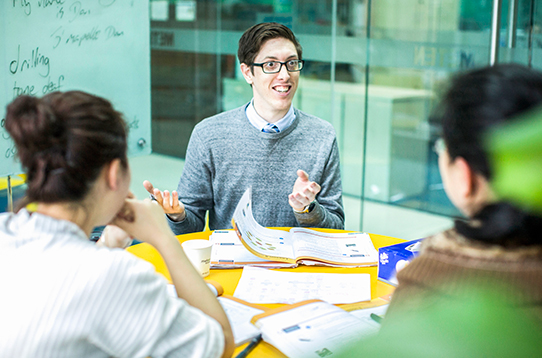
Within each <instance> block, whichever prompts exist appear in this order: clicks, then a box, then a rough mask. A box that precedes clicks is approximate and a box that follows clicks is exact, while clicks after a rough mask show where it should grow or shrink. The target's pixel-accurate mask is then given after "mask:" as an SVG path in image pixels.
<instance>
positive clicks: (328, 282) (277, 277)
mask: <svg viewBox="0 0 542 358" xmlns="http://www.w3.org/2000/svg"><path fill="white" fill-rule="evenodd" d="M234 297H237V298H239V299H242V300H245V301H248V302H251V303H287V304H292V303H296V302H300V301H304V300H310V299H320V300H323V301H326V302H329V303H331V304H338V303H354V302H360V301H370V300H371V279H370V275H369V274H333V273H306V272H278V271H271V270H266V269H262V268H258V267H250V266H247V267H245V268H244V269H243V274H242V275H241V279H240V280H239V283H238V284H237V288H236V290H235V293H234Z"/></svg>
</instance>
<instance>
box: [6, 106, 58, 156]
mask: <svg viewBox="0 0 542 358" xmlns="http://www.w3.org/2000/svg"><path fill="white" fill-rule="evenodd" d="M6 130H7V131H8V133H9V134H10V136H11V138H12V139H13V141H14V142H15V143H16V145H17V147H19V148H25V149H27V152H29V154H31V155H32V154H36V153H38V152H40V151H44V150H48V149H51V147H53V146H55V144H57V143H59V142H61V141H62V137H63V132H64V126H63V125H62V123H61V120H60V119H59V118H57V115H56V114H55V113H54V112H53V110H52V108H51V106H50V105H49V104H48V103H46V102H44V101H43V100H41V99H38V98H36V97H32V96H27V95H23V96H19V97H17V98H16V99H15V100H14V101H13V102H12V103H11V104H10V105H9V106H8V107H7V114H6ZM21 161H22V162H23V165H24V158H21Z"/></svg>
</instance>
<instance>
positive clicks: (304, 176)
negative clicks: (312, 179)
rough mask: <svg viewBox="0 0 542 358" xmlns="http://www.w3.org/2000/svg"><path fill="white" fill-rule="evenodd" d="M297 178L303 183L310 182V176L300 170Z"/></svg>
mask: <svg viewBox="0 0 542 358" xmlns="http://www.w3.org/2000/svg"><path fill="white" fill-rule="evenodd" d="M297 176H298V177H299V179H301V181H303V182H308V181H309V174H307V173H306V172H305V171H304V170H301V169H299V170H298V171H297Z"/></svg>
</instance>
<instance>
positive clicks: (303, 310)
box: [252, 300, 380, 358]
mask: <svg viewBox="0 0 542 358" xmlns="http://www.w3.org/2000/svg"><path fill="white" fill-rule="evenodd" d="M252 322H253V323H254V324H255V325H256V326H257V327H258V328H259V329H260V330H261V331H262V337H263V339H264V341H266V342H267V343H270V344H272V345H273V346H275V347H276V348H278V349H279V350H280V351H281V352H282V353H284V354H285V355H286V356H288V357H290V358H297V357H307V358H308V357H314V358H320V357H328V356H329V357H334V356H335V355H337V354H339V353H340V352H341V351H343V352H344V350H345V348H348V346H349V345H351V344H357V342H359V341H360V340H363V339H366V338H368V337H371V336H372V335H374V334H376V333H377V332H378V330H379V329H380V325H379V324H378V323H376V322H375V321H373V320H365V319H359V318H357V317H356V316H354V315H352V314H351V313H349V312H346V311H344V310H342V309H340V308H338V307H337V306H334V305H331V304H329V303H327V302H322V301H319V300H309V301H304V302H300V303H297V304H295V305H292V306H290V307H289V306H286V308H278V309H275V310H270V311H267V312H265V313H262V314H260V315H257V316H254V317H253V318H252Z"/></svg>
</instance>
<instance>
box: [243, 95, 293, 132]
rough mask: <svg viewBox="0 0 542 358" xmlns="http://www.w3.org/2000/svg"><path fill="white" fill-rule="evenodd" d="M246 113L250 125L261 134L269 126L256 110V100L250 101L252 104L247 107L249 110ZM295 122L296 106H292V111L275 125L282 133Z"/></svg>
mask: <svg viewBox="0 0 542 358" xmlns="http://www.w3.org/2000/svg"><path fill="white" fill-rule="evenodd" d="M245 112H246V114H247V118H248V120H249V121H250V123H251V124H252V125H253V126H254V127H256V129H258V130H259V131H260V132H261V131H262V130H263V129H264V128H265V127H266V126H267V125H268V124H269V122H267V121H266V120H265V119H263V118H262V117H261V116H260V115H259V114H258V113H257V112H256V109H255V108H254V98H253V99H252V100H251V101H250V103H249V104H248V105H247V108H246V109H245ZM294 120H295V112H294V106H293V105H291V106H290V109H289V110H288V113H286V115H285V116H284V117H282V118H281V119H280V120H279V121H278V122H276V123H273V124H274V125H276V126H277V127H278V128H279V132H282V131H283V130H285V129H287V128H288V127H289V126H290V125H291V124H292V123H293V122H294Z"/></svg>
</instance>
